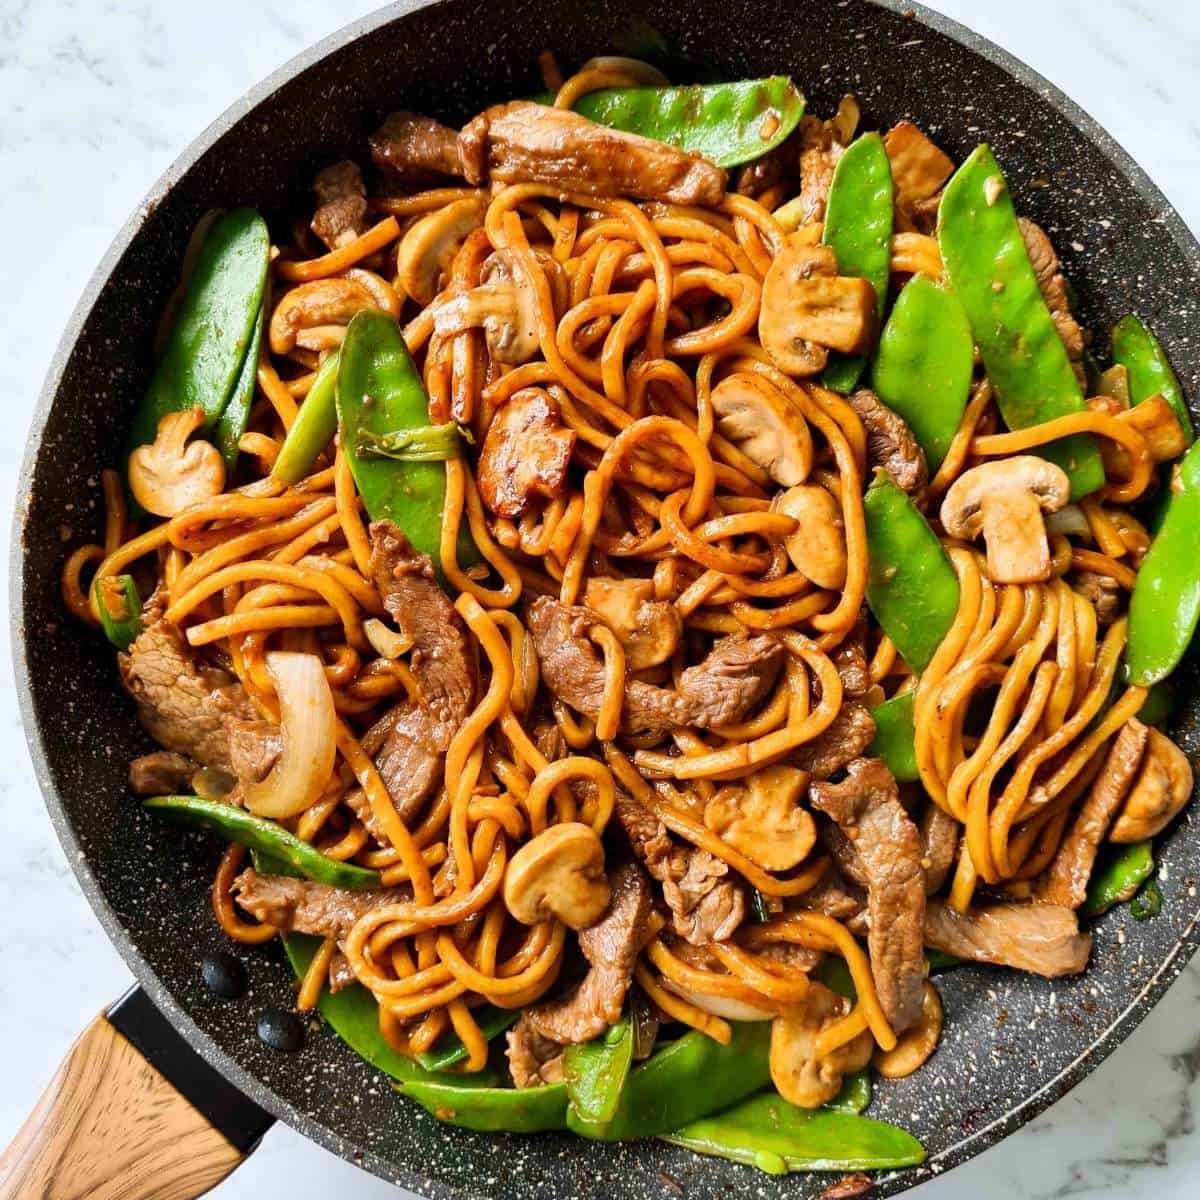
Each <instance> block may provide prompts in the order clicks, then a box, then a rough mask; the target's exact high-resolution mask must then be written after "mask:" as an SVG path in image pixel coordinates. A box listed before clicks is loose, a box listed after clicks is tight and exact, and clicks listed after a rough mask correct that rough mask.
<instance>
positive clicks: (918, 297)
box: [871, 275, 975, 474]
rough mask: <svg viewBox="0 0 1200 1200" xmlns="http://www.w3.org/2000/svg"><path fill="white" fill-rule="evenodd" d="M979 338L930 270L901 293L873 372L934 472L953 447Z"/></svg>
mask: <svg viewBox="0 0 1200 1200" xmlns="http://www.w3.org/2000/svg"><path fill="white" fill-rule="evenodd" d="M974 359H975V342H974V339H973V338H972V336H971V326H970V324H969V323H968V321H967V314H966V313H965V312H964V311H963V306H962V304H961V303H960V302H959V299H958V297H957V296H956V295H955V294H954V293H953V292H952V291H951V290H950V289H949V288H948V287H946V286H945V285H944V284H941V283H937V282H935V281H934V280H932V279H930V278H929V276H927V275H914V276H913V277H912V279H910V280H909V281H908V283H907V284H905V286H904V288H903V290H902V291H901V292H900V295H899V297H898V298H897V300H896V303H895V305H894V306H893V308H892V312H891V315H890V316H889V317H888V320H887V324H886V325H885V326H884V327H883V333H882V334H881V335H880V337H879V349H878V351H877V352H876V355H875V362H874V365H873V367H872V372H871V387H872V388H873V389H874V391H875V393H876V395H878V397H879V398H880V400H882V401H883V402H884V404H886V405H887V406H888V408H890V409H892V410H893V411H894V412H897V413H899V414H900V416H902V417H903V418H904V419H905V421H907V422H908V427H909V428H910V429H911V430H912V431H913V434H914V436H915V437H916V439H917V441H918V442H920V443H921V448H922V449H923V450H924V451H925V457H926V458H927V459H928V460H929V470H930V473H931V474H932V473H934V472H936V471H937V469H938V467H940V466H941V465H942V459H944V458H945V457H946V451H947V450H949V449H950V443H951V441H952V440H953V439H954V434H955V433H956V432H957V430H958V426H959V422H960V421H961V420H962V415H963V410H964V409H965V408H966V407H967V399H968V397H969V395H970V392H971V375H972V372H973V370H974Z"/></svg>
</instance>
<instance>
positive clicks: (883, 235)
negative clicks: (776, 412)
mask: <svg viewBox="0 0 1200 1200" xmlns="http://www.w3.org/2000/svg"><path fill="white" fill-rule="evenodd" d="M893 212H894V205H893V188H892V166H891V162H890V161H889V159H888V156H887V151H886V150H885V149H884V146H883V139H882V138H881V137H880V136H879V134H877V133H864V134H863V135H862V137H860V138H857V139H856V140H855V141H853V142H851V144H850V145H849V146H848V147H847V148H846V152H845V154H843V155H842V157H841V158H839V159H838V163H837V166H836V167H835V168H834V171H833V181H832V182H831V183H830V185H829V201H828V203H827V204H826V207H825V228H824V232H823V233H822V240H823V241H824V242H825V244H826V245H827V246H828V247H829V248H830V249H831V250H832V251H833V252H834V254H836V255H837V260H838V270H839V271H840V272H841V274H843V275H850V276H853V277H854V278H856V279H866V280H867V281H868V282H869V283H870V284H871V286H872V287H873V288H874V289H875V312H876V315H877V316H878V317H879V318H880V319H882V317H883V306H884V304H885V303H886V302H887V292H888V279H889V278H890V271H891V261H892V217H893ZM866 361H867V360H866V358H865V357H863V356H862V355H852V356H845V355H838V354H835V355H831V356H830V360H829V365H828V366H827V367H826V368H825V372H824V374H823V376H822V380H821V381H822V383H824V384H825V386H826V387H827V388H831V389H832V390H833V391H835V392H849V391H851V390H852V389H853V388H854V385H855V384H856V383H857V382H858V378H859V376H860V375H861V374H862V371H863V367H864V366H865V365H866Z"/></svg>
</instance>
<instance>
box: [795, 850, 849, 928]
mask: <svg viewBox="0 0 1200 1200" xmlns="http://www.w3.org/2000/svg"><path fill="white" fill-rule="evenodd" d="M792 903H793V904H795V906H796V907H797V908H801V909H806V910H807V911H808V912H818V913H822V914H823V915H824V916H827V917H832V918H833V919H834V920H835V921H840V922H841V923H842V924H843V925H845V926H846V928H847V929H849V930H850V932H851V933H853V934H855V935H856V936H858V937H864V936H865V935H866V932H867V896H866V893H865V892H864V891H863V890H862V888H860V887H859V886H858V885H857V884H855V883H851V882H850V881H849V880H848V879H846V878H844V877H843V876H842V874H841V872H840V871H838V870H837V869H836V868H832V867H831V868H830V869H829V870H827V871H826V872H825V875H824V878H822V880H821V882H820V883H818V884H817V886H816V887H815V888H812V889H811V890H810V891H807V892H804V893H803V894H802V895H800V896H797V897H796V899H795V900H794V901H792Z"/></svg>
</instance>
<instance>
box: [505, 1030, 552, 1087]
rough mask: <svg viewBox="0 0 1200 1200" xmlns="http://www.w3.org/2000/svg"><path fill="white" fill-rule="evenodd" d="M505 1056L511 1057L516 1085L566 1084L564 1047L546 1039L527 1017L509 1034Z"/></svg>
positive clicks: (509, 1062) (510, 1069)
mask: <svg viewBox="0 0 1200 1200" xmlns="http://www.w3.org/2000/svg"><path fill="white" fill-rule="evenodd" d="M505 1054H507V1055H508V1069H509V1073H510V1074H511V1075H512V1078H513V1083H514V1084H515V1085H516V1086H517V1087H519V1088H531V1087H540V1086H541V1085H542V1084H544V1083H561V1082H562V1077H563V1048H562V1046H560V1045H559V1043H558V1042H553V1041H551V1040H550V1039H549V1038H544V1037H542V1036H541V1034H539V1033H538V1032H537V1030H535V1029H533V1028H532V1027H531V1026H530V1025H529V1023H528V1022H527V1021H526V1020H525V1018H524V1017H522V1018H521V1019H520V1020H519V1021H518V1022H517V1023H516V1025H514V1026H513V1027H512V1028H511V1029H510V1030H509V1031H508V1048H507V1049H506V1050H505Z"/></svg>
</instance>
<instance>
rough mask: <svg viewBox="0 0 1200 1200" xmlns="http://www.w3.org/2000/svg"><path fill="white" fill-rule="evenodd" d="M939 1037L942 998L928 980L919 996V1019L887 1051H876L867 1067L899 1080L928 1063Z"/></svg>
mask: <svg viewBox="0 0 1200 1200" xmlns="http://www.w3.org/2000/svg"><path fill="white" fill-rule="evenodd" d="M941 1036H942V998H941V996H939V995H938V990H937V988H935V987H934V986H933V984H932V983H930V982H929V980H928V979H927V980H925V983H924V985H923V991H922V995H921V1016H920V1019H919V1020H918V1021H917V1023H916V1024H915V1025H914V1026H913V1027H912V1028H911V1029H909V1030H908V1031H907V1032H906V1033H905V1034H904V1035H903V1036H902V1037H901V1038H900V1040H899V1041H898V1042H897V1043H896V1045H895V1046H894V1047H893V1048H892V1049H891V1050H876V1051H875V1055H874V1057H873V1058H872V1059H871V1065H872V1066H873V1067H874V1068H875V1070H876V1071H878V1072H879V1074H880V1075H882V1076H883V1077H884V1079H903V1078H905V1076H907V1075H911V1074H912V1073H913V1072H914V1071H915V1070H917V1068H918V1067H922V1066H924V1065H925V1063H926V1062H927V1061H928V1059H929V1056H930V1055H931V1054H932V1053H933V1052H934V1051H935V1050H936V1049H937V1044H938V1040H939V1039H940V1038H941Z"/></svg>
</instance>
